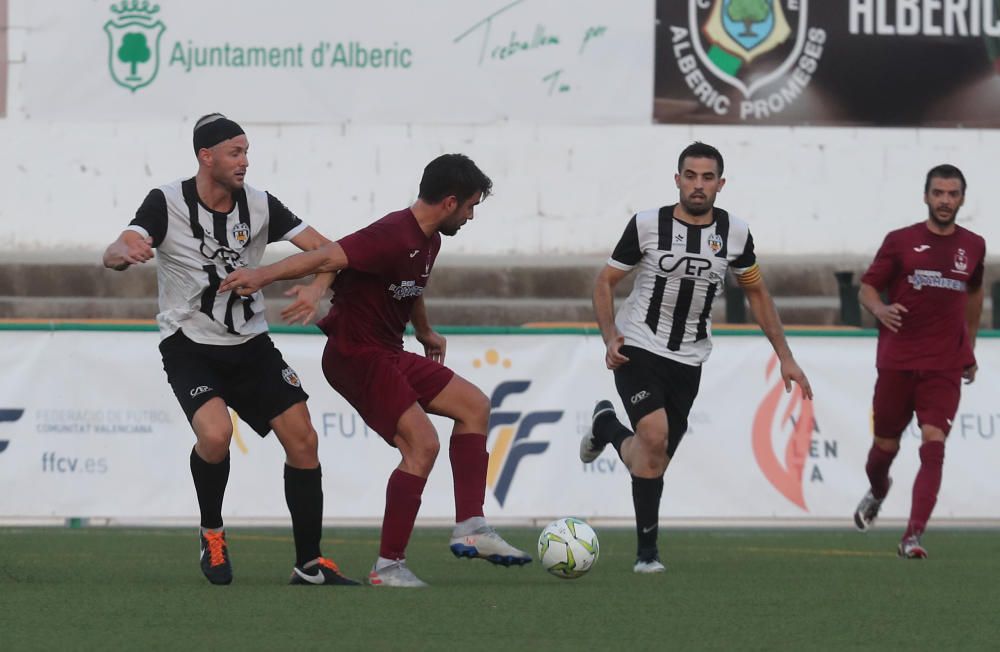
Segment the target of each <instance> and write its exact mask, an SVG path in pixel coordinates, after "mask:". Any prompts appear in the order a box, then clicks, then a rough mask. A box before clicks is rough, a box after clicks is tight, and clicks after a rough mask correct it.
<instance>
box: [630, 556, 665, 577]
mask: <svg viewBox="0 0 1000 652" xmlns="http://www.w3.org/2000/svg"><path fill="white" fill-rule="evenodd" d="M665 570H667V567H666V566H664V565H663V563H662V562H660V560H659V559H655V558H654V559H650V560H648V561H643V560H641V559H637V560H636V561H635V566H633V567H632V572H633V573H640V574H642V575H652V574H653V573H662V572H664V571H665Z"/></svg>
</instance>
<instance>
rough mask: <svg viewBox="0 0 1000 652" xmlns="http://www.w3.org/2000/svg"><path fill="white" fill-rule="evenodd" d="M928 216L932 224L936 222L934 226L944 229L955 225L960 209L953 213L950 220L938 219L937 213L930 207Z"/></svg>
mask: <svg viewBox="0 0 1000 652" xmlns="http://www.w3.org/2000/svg"><path fill="white" fill-rule="evenodd" d="M927 215H928V217H930V220H931V222H934V224H936V225H937V226H939V227H941V228H942V229H944V228H947V227H949V226H951V225H953V224H954V223H955V220H956V219H957V218H958V209H957V208H956V209H955V210H954V211H952V213H951V216H950V217H949V218H948V219H941V218H940V217H938V214H937V212H935V210H934V209H933V208H930V207H928V208H927Z"/></svg>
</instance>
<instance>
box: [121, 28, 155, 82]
mask: <svg viewBox="0 0 1000 652" xmlns="http://www.w3.org/2000/svg"><path fill="white" fill-rule="evenodd" d="M149 57H150V52H149V43H148V42H147V41H146V35H145V34H143V33H142V32H129V33H128V34H126V35H125V37H124V38H123V39H122V46H121V47H120V48H118V60H119V61H121V62H122V63H127V64H130V65H131V66H132V68H131V70H130V74H129V76H128V77H126V78H125V79H127V80H128V81H136V80H139V79H142V78H141V77H139V76H138V75H136V70H135V69H136V67H137V66H138V65H139V64H140V63H146V62H147V61H149Z"/></svg>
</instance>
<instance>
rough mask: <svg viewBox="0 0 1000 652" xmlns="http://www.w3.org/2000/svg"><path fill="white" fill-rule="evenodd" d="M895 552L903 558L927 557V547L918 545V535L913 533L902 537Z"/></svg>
mask: <svg viewBox="0 0 1000 652" xmlns="http://www.w3.org/2000/svg"><path fill="white" fill-rule="evenodd" d="M897 552H898V554H899V556H900V557H901V558H903V559H927V549H926V548H924V547H923V546H922V545H920V537H918V536H917V535H915V534H911V535H910V536H908V537H904V538H903V540H902V541H900V542H899V549H898V551H897Z"/></svg>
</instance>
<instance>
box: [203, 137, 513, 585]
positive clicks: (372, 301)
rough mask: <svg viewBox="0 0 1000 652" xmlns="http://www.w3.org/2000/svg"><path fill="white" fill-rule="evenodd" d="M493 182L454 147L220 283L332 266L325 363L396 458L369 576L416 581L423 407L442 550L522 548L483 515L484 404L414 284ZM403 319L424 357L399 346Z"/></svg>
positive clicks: (240, 286) (425, 470)
mask: <svg viewBox="0 0 1000 652" xmlns="http://www.w3.org/2000/svg"><path fill="white" fill-rule="evenodd" d="M492 186H493V182H492V181H490V179H489V177H487V176H486V175H485V174H483V172H482V171H481V170H480V169H479V168H478V167H476V165H475V163H473V162H472V161H471V160H470V159H469V158H468V157H466V156H463V155H461V154H445V155H443V156H440V157H438V158H436V159H434V160H433V161H431V162H430V163H429V164H428V165H427V167H426V168H425V169H424V174H423V178H422V179H421V181H420V192H419V195H418V198H417V201H416V202H415V203H414V204H413V205H412V206H411V207H409V208H406V209H403V210H401V211H396V212H394V213H389V214H388V215H386V216H385V217H383V218H382V219H380V220H378V221H376V222H374V223H372V224H371V225H369V226H367V227H365V228H363V229H361V230H360V231H357V232H355V233H352V234H351V235H349V236H346V237H344V238H341V239H340V240H339V241H337V242H333V243H330V244H329V245H328V246H324V247H321V248H320V249H317V250H315V251H314V252H312V253H313V255H309V256H299V255H296V256H290V257H288V258H286V259H284V260H281V261H278V262H277V263H274V264H273V265H268V266H266V267H260V268H257V269H240V270H236V271H235V272H233V273H231V274H229V276H227V277H226V280H225V281H224V282H223V283H222V285H221V287H220V288H219V289H220V291H223V292H225V291H229V290H235V291H236V292H237V293H238V294H240V295H243V296H245V295H248V294H252V293H253V292H255V291H256V290H258V289H260V288H261V287H263V286H265V285H268V284H270V283H272V282H274V281H276V280H279V279H289V278H301V277H303V276H307V275H309V274H312V273H317V272H338V274H337V278H336V281H334V284H333V291H334V297H333V307H332V308H331V309H330V313H329V314H328V315H327V316H326V317H324V318H323V319H322V320H320V322H319V327H320V328H321V329H322V330H323V332H325V333H326V334H327V336H328V340H327V344H326V349H325V350H324V352H323V373H324V375H325V376H326V379H327V380H328V381H329V383H330V385H331V386H332V387H333V388H334V389H335V390H337V392H339V393H340V394H341V395H342V396H343V397H344V398H345V399H347V401H348V402H349V403H350V404H351V405H352V406H354V408H355V409H356V410H357V411H358V413H359V414H360V415H361V416H362V418H363V419H364V420H365V422H366V423H367V424H368V425H369V426H370V427H371V428H372V429H373V430H375V431H376V432H377V433H378V434H379V435H381V436H382V438H383V439H385V440H386V442H388V443H389V444H390V445H391V446H394V447H396V448H398V449H399V452H400V454H401V455H402V458H403V459H402V461H401V462H400V464H399V466H398V467H397V468H396V470H395V471H393V473H392V475H391V476H389V483H388V487H387V488H386V504H385V515H384V519H383V522H382V540H381V545H380V550H379V558H378V560H377V561H376V563H375V566H374V567H373V568H372V571H371V573H370V575H369V578H368V579H369V582H370V583H371V584H372V585H375V586H409V587H417V586H425V583H424V582H423V581H421V580H420V579H419V578H417V577H416V576H415V575H414V574H413V572H412V571H410V569H409V568H408V567H407V566H406V544H407V542H408V541H409V539H410V534H411V533H412V531H413V524H414V521H415V520H416V517H417V511H418V510H419V508H420V499H421V494H422V493H423V490H424V485H425V483H426V482H427V476H428V475H429V474H430V471H431V468H432V467H433V466H434V460H435V458H436V457H437V455H438V450H439V448H440V444H439V442H438V435H437V432H436V431H435V430H434V426H433V425H432V424H431V422H430V419H429V418H428V416H427V415H428V413H430V414H436V415H441V416H446V417H449V418H451V419H453V420H454V422H455V425H454V428H453V429H452V434H451V441H450V446H449V457H450V459H451V467H452V474H453V476H454V484H455V512H456V513H455V521H456V525H455V529H454V531H453V532H452V538H451V550H452V552H453V553H454V554H455V555H456V556H458V557H480V558H483V559H486V560H488V561H490V562H493V563H494V564H500V565H503V566H510V565H521V564H526V563H528V562H530V561H531V557H530V556H529V555H527V554H526V553H524V552H523V551H521V550H518V549H517V548H514V547H513V546H511V545H510V544H508V543H507V542H506V541H504V540H503V539H502V538H501V537H500V536H499V535H498V534H497V533H496V532H495V531H494V530H493V528H492V527H490V526H489V525H488V524H487V522H486V519H485V518H484V516H483V502H484V500H485V496H486V469H487V462H488V461H489V454H488V453H487V452H486V434H485V433H486V429H487V425H488V422H489V415H490V402H489V399H488V398H487V397H486V395H485V394H483V393H482V392H481V391H480V390H479V389H478V388H477V387H476V386H474V385H473V384H472V383H470V382H469V381H467V380H465V379H464V378H462V377H461V376H458V375H457V374H455V373H454V372H453V371H452V370H451V369H449V368H447V367H445V366H444V364H443V363H444V356H445V338H444V337H442V336H441V335H439V334H438V333H436V332H434V330H433V329H432V328H431V325H430V322H429V321H428V318H427V309H426V306H425V305H424V298H423V292H424V288H425V287H426V285H427V282H428V280H429V278H430V274H431V269H432V268H433V266H434V260H435V258H436V257H437V254H438V250H439V249H440V248H441V234H442V233H443V234H444V235H449V236H450V235H455V234H456V233H457V232H458V230H459V229H460V228H462V226H463V225H464V224H465V223H466V222H467V221H469V220H471V219H472V218H473V211H474V209H475V207H476V205H477V204H479V202H480V201H481V200H482V199H484V198H485V197H487V196H488V195H489V194H490V191H491V189H492ZM407 322H410V323H412V324H413V329H414V331H415V333H416V338H417V341H419V342H420V343H421V344H422V345H423V346H424V352H425V356H419V355H416V354H413V353H409V352H407V351H404V350H403V332H404V330H405V328H406V324H407Z"/></svg>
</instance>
